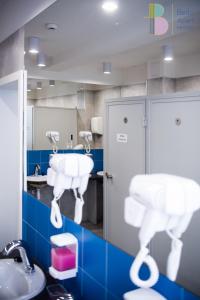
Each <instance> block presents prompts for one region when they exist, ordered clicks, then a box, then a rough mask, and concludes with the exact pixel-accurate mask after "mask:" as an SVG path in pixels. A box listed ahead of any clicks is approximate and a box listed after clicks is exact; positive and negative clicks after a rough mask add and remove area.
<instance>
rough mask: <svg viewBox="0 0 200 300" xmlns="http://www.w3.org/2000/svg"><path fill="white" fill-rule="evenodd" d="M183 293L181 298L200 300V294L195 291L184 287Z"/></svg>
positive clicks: (184, 299) (183, 299) (182, 299)
mask: <svg viewBox="0 0 200 300" xmlns="http://www.w3.org/2000/svg"><path fill="white" fill-rule="evenodd" d="M182 294H183V297H182V298H181V300H199V299H200V297H199V296H196V295H194V294H193V293H191V292H189V291H186V290H184V289H182Z"/></svg>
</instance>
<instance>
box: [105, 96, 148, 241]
mask: <svg viewBox="0 0 200 300" xmlns="http://www.w3.org/2000/svg"><path fill="white" fill-rule="evenodd" d="M146 99H147V96H137V97H121V98H114V99H107V100H105V104H104V124H103V127H104V139H103V149H104V159H103V169H104V176H103V237H104V239H106V240H107V239H108V229H107V224H108V220H109V216H108V210H107V203H108V197H107V179H106V176H105V172H107V171H108V151H105V149H108V146H109V141H108V134H107V132H108V119H109V117H108V111H109V107H110V106H114V105H117V104H121V105H128V104H131V103H133V102H134V103H135V104H140V103H141V102H143V103H144V117H145V118H146ZM145 152H146V130H145ZM145 159H146V158H145ZM145 170H146V163H145ZM127 192H128V191H127Z"/></svg>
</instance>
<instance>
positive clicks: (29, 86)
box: [27, 83, 31, 92]
mask: <svg viewBox="0 0 200 300" xmlns="http://www.w3.org/2000/svg"><path fill="white" fill-rule="evenodd" d="M27 92H31V84H30V83H28V85H27Z"/></svg>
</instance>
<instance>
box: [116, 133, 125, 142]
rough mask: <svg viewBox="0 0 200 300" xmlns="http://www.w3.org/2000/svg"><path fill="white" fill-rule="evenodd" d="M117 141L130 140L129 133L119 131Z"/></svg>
mask: <svg viewBox="0 0 200 300" xmlns="http://www.w3.org/2000/svg"><path fill="white" fill-rule="evenodd" d="M117 142H118V143H127V142H128V134H126V133H117Z"/></svg>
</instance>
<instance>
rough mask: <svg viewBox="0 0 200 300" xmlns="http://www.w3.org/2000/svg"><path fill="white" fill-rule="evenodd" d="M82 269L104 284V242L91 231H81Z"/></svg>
mask: <svg viewBox="0 0 200 300" xmlns="http://www.w3.org/2000/svg"><path fill="white" fill-rule="evenodd" d="M83 242H84V245H83V269H84V271H85V272H87V273H88V274H89V275H90V276H92V277H93V278H95V279H96V280H97V281H98V282H99V283H100V284H102V285H103V286H105V279H106V243H105V241H104V240H102V239H100V238H99V237H97V236H96V235H95V234H93V233H92V232H91V231H89V230H86V229H84V231H83Z"/></svg>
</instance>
